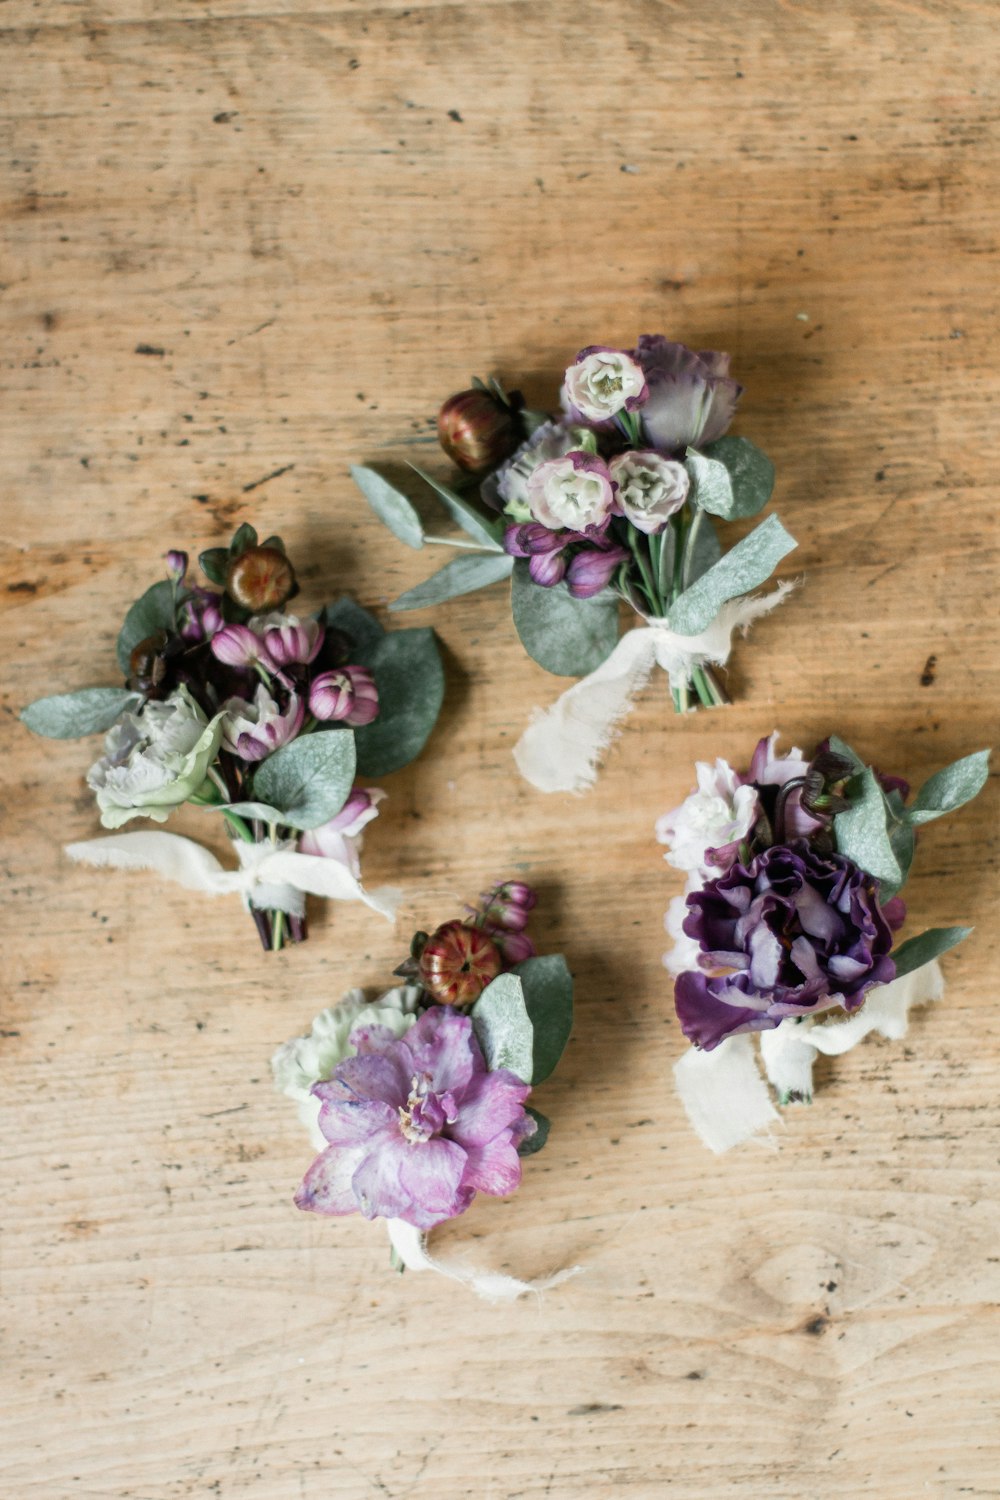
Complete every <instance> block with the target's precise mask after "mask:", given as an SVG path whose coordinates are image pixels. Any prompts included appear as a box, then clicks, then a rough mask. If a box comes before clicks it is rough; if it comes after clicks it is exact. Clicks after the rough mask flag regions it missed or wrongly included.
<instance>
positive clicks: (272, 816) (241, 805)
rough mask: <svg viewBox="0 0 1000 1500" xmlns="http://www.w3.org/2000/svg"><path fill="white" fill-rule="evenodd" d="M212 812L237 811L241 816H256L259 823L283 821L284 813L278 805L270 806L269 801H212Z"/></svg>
mask: <svg viewBox="0 0 1000 1500" xmlns="http://www.w3.org/2000/svg"><path fill="white" fill-rule="evenodd" d="M212 811H213V812H220V813H227V812H231V813H239V815H240V817H241V818H257V819H258V820H259V821H260V822H261V823H284V822H285V821H286V818H285V814H284V813H283V812H282V811H281V809H280V808H278V807H272V806H271V804H270V803H269V802H226V803H224V804H223V803H219V802H217V803H213V804H212Z"/></svg>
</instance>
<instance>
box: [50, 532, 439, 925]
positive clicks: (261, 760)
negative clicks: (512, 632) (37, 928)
mask: <svg viewBox="0 0 1000 1500" xmlns="http://www.w3.org/2000/svg"><path fill="white" fill-rule="evenodd" d="M199 561H200V564H201V568H202V571H203V573H204V574H205V576H206V578H207V579H208V580H209V581H210V583H212V584H214V585H216V587H215V588H211V587H207V586H204V585H200V584H195V583H191V582H189V581H188V559H187V554H186V553H184V552H169V553H168V554H167V578H166V579H165V580H162V581H161V582H159V583H155V584H153V586H152V587H151V588H149V589H147V591H146V592H145V593H144V594H143V595H142V596H141V598H139V599H137V600H136V602H135V603H134V604H133V605H132V607H131V608H130V609H129V611H128V613H127V615H126V617H125V621H124V624H123V625H122V628H121V631H120V632H119V635H118V644H117V654H118V663H119V666H120V668H121V671H122V675H123V676H124V677H125V685H124V687H94V688H84V689H82V690H81V691H79V692H73V693H60V694H57V695H56V696H54V697H50V698H40V699H38V700H37V701H36V702H35V703H32V704H29V705H28V707H26V708H25V709H24V710H23V711H22V713H21V718H22V719H23V720H24V722H25V724H27V726H28V728H29V729H31V730H33V731H34V732H35V733H36V734H40V735H45V736H47V737H48V738H51V739H75V738H77V737H78V736H82V735H87V734H95V733H98V732H100V731H104V730H106V731H107V737H106V739H105V747H104V754H103V755H102V756H101V758H100V759H99V760H98V761H96V762H95V764H94V765H93V766H92V767H91V768H90V771H89V773H88V776H87V781H88V784H89V785H90V787H91V788H92V789H93V791H94V793H95V795H96V798H97V805H98V808H99V809H100V814H101V822H102V824H103V825H104V827H105V828H112V829H118V828H121V827H122V826H123V825H124V824H125V823H127V822H129V821H131V820H132V819H133V818H140V817H142V818H150V819H152V820H153V822H156V823H163V822H165V821H166V819H167V817H168V816H169V814H170V813H171V812H172V811H174V810H175V809H176V808H178V807H180V806H181V805H182V804H183V803H185V802H190V803H193V804H194V805H196V806H199V807H205V808H209V809H211V810H213V811H216V812H218V813H220V814H221V816H222V818H223V819H224V820H225V823H226V826H227V829H228V831H229V833H230V836H231V838H232V840H233V846H234V849H235V852H236V856H237V859H238V862H239V868H238V869H236V870H226V869H224V868H223V866H222V865H221V864H220V863H219V861H218V860H217V859H215V857H214V855H212V854H211V853H210V852H209V851H208V850H207V849H204V848H203V847H202V846H201V845H200V844H196V843H194V842H193V841H192V840H190V839H183V838H178V837H176V836H175V835H173V834H167V833H129V834H118V835H116V836H115V837H112V838H104V839H99V840H93V841H88V842H85V843H80V844H71V845H69V847H68V849H67V853H68V854H69V855H70V857H71V858H72V859H76V860H81V861H83V862H85V863H89V864H94V865H109V866H113V867H116V868H123V869H153V870H156V871H158V872H159V873H160V874H161V875H163V876H165V877H166V878H167V879H170V880H174V881H177V882H178V883H180V884H182V885H184V886H187V887H188V888H189V889H192V890H197V891H201V892H203V893H205V894H208V895H220V894H226V893H236V894H239V895H240V896H242V898H243V900H244V903H245V905H246V906H247V908H248V910H249V911H250V913H251V915H252V917H253V919H254V922H255V924H256V926H257V931H258V933H259V935H260V939H261V943H262V944H263V946H264V948H265V949H267V950H277V949H280V948H281V947H282V946H283V945H284V944H285V942H286V941H292V942H301V941H302V940H303V939H304V938H305V936H306V921H305V893H306V892H312V893H314V894H316V895H322V896H328V897H333V898H335V899H338V900H350V901H353V900H360V901H364V902H365V903H366V904H367V905H369V906H371V907H373V908H374V909H375V910H376V911H379V912H381V913H382V914H383V915H385V916H387V917H389V918H391V917H392V916H393V914H394V912H395V907H396V904H397V902H398V899H399V893H398V892H397V891H396V890H395V889H394V888H391V887H385V888H382V889H381V890H378V891H372V892H367V891H365V890H364V888H363V887H362V886H361V884H360V879H359V877H360V873H361V870H360V863H359V857H358V856H359V853H360V848H361V836H362V829H363V828H364V827H365V825H366V824H367V823H369V822H370V821H371V819H372V818H374V817H376V816H377V815H378V805H379V803H380V802H381V800H382V799H383V798H384V796H385V792H384V791H382V790H381V789H380V788H378V787H370V788H368V789H363V788H362V787H360V786H358V785H356V784H355V775H356V774H358V773H360V774H361V775H362V776H365V777H382V776H385V775H388V774H389V773H390V772H392V771H395V770H398V769H399V768H400V767H401V766H404V765H407V764H408V763H409V762H410V761H411V760H412V759H413V758H414V757H415V756H416V755H418V754H419V753H420V751H421V749H422V748H423V746H424V743H425V742H426V740H427V737H428V736H429V734H430V732H431V730H432V729H433V727H434V724H435V721H436V719H437V716H438V712H439V710H440V707H441V700H442V697H443V694H444V673H443V669H442V666H441V660H440V655H439V652H438V648H437V643H436V641H435V639H434V634H433V632H432V631H430V630H402V631H395V632H393V633H391V634H387V633H386V632H385V631H383V629H382V627H381V626H380V625H379V624H378V622H377V621H376V620H375V619H374V618H373V617H372V616H371V615H370V614H368V613H367V612H366V611H365V610H363V609H361V608H360V607H359V606H358V605H356V604H354V603H353V602H352V601H351V600H349V599H346V598H344V599H339V600H336V601H335V602H334V603H332V604H328V605H327V606H326V607H325V608H324V609H322V610H320V611H319V612H318V613H317V614H315V615H310V616H303V615H297V614H289V613H287V612H286V606H287V604H288V602H289V601H290V600H291V599H292V598H294V597H295V596H296V595H297V593H298V592H299V587H298V583H297V581H296V577H295V571H294V569H293V567H292V564H291V562H290V561H289V559H288V557H287V555H286V552H285V547H284V543H283V542H282V540H281V538H280V537H278V536H272V537H268V538H267V539H266V540H265V541H263V542H259V541H258V539H257V533H256V531H255V530H254V529H253V527H252V526H248V525H244V526H241V527H240V528H239V530H238V531H237V532H236V535H235V536H234V537H233V539H232V541H231V543H230V544H229V546H228V548H227V547H213V548H211V549H210V550H209V551H207V552H203V553H202V555H201V558H200V559H199Z"/></svg>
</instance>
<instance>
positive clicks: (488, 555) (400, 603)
mask: <svg viewBox="0 0 1000 1500" xmlns="http://www.w3.org/2000/svg"><path fill="white" fill-rule="evenodd" d="M513 566H514V559H513V558H512V557H508V556H507V555H506V553H503V552H463V553H462V554H461V556H460V557H456V558H453V559H452V561H451V562H448V563H445V565H444V567H443V568H441V569H440V570H439V571H438V572H437V573H432V574H431V576H430V578H427V579H425V581H424V582H423V583H418V584H417V586H416V587H415V588H412V589H408V590H407V591H406V593H405V594H400V596H399V598H398V599H394V600H393V602H392V603H391V604H390V605H389V608H390V609H391V610H392V611H393V612H394V613H395V612H402V611H403V610H408V609H425V608H426V607H427V606H428V605H429V604H441V603H443V602H444V600H445V599H455V598H457V597H458V596H459V595H460V594H472V593H474V592H475V591H476V589H484V588H487V587H488V586H489V584H491V583H497V582H498V581H499V579H501V578H506V577H508V575H509V574H510V571H511V568H512V567H513Z"/></svg>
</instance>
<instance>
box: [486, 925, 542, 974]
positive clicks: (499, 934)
mask: <svg viewBox="0 0 1000 1500" xmlns="http://www.w3.org/2000/svg"><path fill="white" fill-rule="evenodd" d="M490 937H491V938H492V939H493V941H494V943H495V944H496V946H497V947H498V948H499V949H500V953H501V956H502V958H503V961H504V963H505V964H506V965H507V966H508V968H512V967H513V966H514V964H523V963H524V961H525V959H528V958H534V956H535V953H536V951H537V950H536V948H535V945H534V943H533V942H532V941H531V939H530V937H529V936H528V934H527V933H526V932H508V931H506V930H505V929H504V928H502V927H492V928H490Z"/></svg>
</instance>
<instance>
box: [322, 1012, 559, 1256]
mask: <svg viewBox="0 0 1000 1500" xmlns="http://www.w3.org/2000/svg"><path fill="white" fill-rule="evenodd" d="M351 1040H352V1042H353V1043H354V1044H355V1045H356V1047H357V1054H358V1055H357V1056H356V1057H350V1058H346V1059H345V1060H344V1061H343V1062H341V1063H339V1064H338V1066H337V1067H336V1068H335V1069H334V1072H333V1076H332V1077H331V1078H330V1080H329V1082H327V1083H317V1084H316V1085H315V1087H314V1089H313V1093H314V1094H315V1096H316V1097H317V1098H318V1099H319V1100H320V1101H321V1105H322V1108H321V1110H320V1117H319V1127H320V1129H321V1130H322V1132H323V1135H324V1136H325V1137H326V1139H327V1141H329V1143H330V1144H329V1145H328V1146H327V1148H326V1150H325V1151H324V1152H323V1154H322V1155H321V1156H319V1157H317V1159H316V1161H314V1162H313V1164H312V1166H311V1167H310V1168H309V1171H308V1172H307V1173H306V1175H305V1178H304V1180H303V1183H302V1186H301V1187H300V1188H299V1191H298V1193H297V1194H296V1196H295V1202H296V1204H297V1205H298V1207H299V1208H302V1209H307V1210H309V1211H311V1212H312V1213H320V1214H353V1213H361V1214H363V1215H364V1216H365V1218H366V1219H375V1218H384V1219H403V1220H404V1221H405V1222H406V1223H407V1224H412V1225H414V1227H415V1228H417V1229H422V1230H427V1229H433V1227H434V1225H435V1224H442V1223H444V1221H445V1220H446V1219H453V1218H455V1217H456V1216H457V1215H458V1214H461V1213H464V1212H465V1210H466V1209H467V1208H468V1206H469V1204H470V1203H471V1202H472V1200H473V1198H474V1197H475V1195H476V1193H477V1192H482V1193H490V1194H493V1195H494V1196H496V1197H502V1196H503V1195H504V1194H506V1193H512V1192H513V1191H514V1189H515V1188H516V1187H517V1186H518V1184H519V1183H520V1181H521V1161H520V1158H519V1157H518V1154H517V1147H518V1144H519V1143H520V1142H521V1141H522V1140H524V1139H525V1138H526V1137H527V1136H529V1135H533V1134H534V1131H535V1129H536V1126H535V1122H534V1120H532V1118H531V1116H530V1115H528V1114H527V1113H526V1111H525V1108H524V1101H525V1099H526V1098H527V1097H528V1095H529V1093H530V1092H531V1089H530V1087H529V1085H528V1084H526V1083H522V1082H521V1080H520V1078H518V1077H517V1076H516V1075H515V1074H514V1073H509V1072H508V1071H507V1070H506V1069H504V1068H498V1069H496V1070H495V1071H494V1072H492V1073H489V1072H487V1071H486V1064H485V1062H484V1060H483V1055H482V1052H481V1051H480V1049H479V1043H478V1042H477V1041H476V1038H475V1034H474V1032H473V1030H472V1022H471V1021H470V1019H469V1018H468V1016H463V1015H460V1014H459V1013H458V1012H456V1011H454V1010H452V1009H450V1008H443V1007H440V1006H433V1007H432V1008H431V1009H430V1010H427V1011H425V1012H424V1014H423V1015H422V1016H421V1017H420V1019H419V1021H417V1023H416V1025H415V1026H413V1027H412V1028H411V1030H410V1031H408V1032H407V1033H406V1036H405V1037H401V1038H397V1037H395V1036H393V1034H392V1032H391V1031H389V1030H387V1029H386V1028H385V1027H382V1026H368V1027H366V1028H364V1030H363V1032H355V1033H353V1034H352V1038H351Z"/></svg>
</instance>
